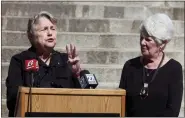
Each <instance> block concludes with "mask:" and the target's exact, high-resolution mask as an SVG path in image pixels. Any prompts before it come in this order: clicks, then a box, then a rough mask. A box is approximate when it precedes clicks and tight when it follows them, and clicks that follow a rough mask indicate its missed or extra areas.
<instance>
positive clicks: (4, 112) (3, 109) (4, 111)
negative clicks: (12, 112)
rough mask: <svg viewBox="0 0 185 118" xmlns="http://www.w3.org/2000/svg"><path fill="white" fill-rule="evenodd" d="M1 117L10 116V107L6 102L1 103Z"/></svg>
mask: <svg viewBox="0 0 185 118" xmlns="http://www.w3.org/2000/svg"><path fill="white" fill-rule="evenodd" d="M1 117H8V109H7V107H6V104H5V103H1Z"/></svg>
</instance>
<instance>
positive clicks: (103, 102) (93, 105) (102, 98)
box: [15, 87, 126, 117]
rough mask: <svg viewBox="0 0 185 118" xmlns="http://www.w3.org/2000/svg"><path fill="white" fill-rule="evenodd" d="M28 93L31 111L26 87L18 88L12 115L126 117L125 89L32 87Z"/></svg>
mask: <svg viewBox="0 0 185 118" xmlns="http://www.w3.org/2000/svg"><path fill="white" fill-rule="evenodd" d="M31 92H32V94H31V97H32V98H31V104H32V105H31V106H32V112H30V111H29V109H28V98H29V88H28V87H20V88H19V91H18V96H17V103H16V109H15V116H17V117H25V116H26V113H30V114H31V113H35V114H37V113H41V114H44V113H45V116H47V114H50V116H56V114H58V116H60V117H62V116H65V117H66V116H70V117H71V116H72V117H75V116H80V117H81V116H82V117H83V116H89V117H91V116H92V117H94V116H97V117H101V116H106V117H108V116H112V117H113V116H116V115H117V116H119V117H123V116H125V95H126V91H125V90H124V89H70V88H69V89H68V88H32V89H31ZM29 101H30V100H29ZM66 114H68V115H66ZM37 115H38V114H37ZM40 116H41V115H38V117H40Z"/></svg>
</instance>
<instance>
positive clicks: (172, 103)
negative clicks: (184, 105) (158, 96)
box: [163, 64, 183, 117]
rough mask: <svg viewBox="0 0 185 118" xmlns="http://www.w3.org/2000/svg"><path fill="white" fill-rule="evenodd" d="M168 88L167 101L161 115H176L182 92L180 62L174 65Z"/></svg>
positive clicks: (178, 110) (179, 106)
mask: <svg viewBox="0 0 185 118" xmlns="http://www.w3.org/2000/svg"><path fill="white" fill-rule="evenodd" d="M168 88H169V89H168V101H167V106H166V109H165V112H164V114H163V115H164V116H170V117H178V115H179V112H180V108H181V102H182V94H183V72H182V66H181V65H180V64H178V65H177V66H175V68H174V72H173V77H172V78H171V81H170V84H169V87H168Z"/></svg>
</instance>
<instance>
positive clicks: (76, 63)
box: [66, 44, 81, 76]
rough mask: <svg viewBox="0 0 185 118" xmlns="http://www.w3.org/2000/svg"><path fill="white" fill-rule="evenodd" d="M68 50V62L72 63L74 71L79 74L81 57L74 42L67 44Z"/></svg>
mask: <svg viewBox="0 0 185 118" xmlns="http://www.w3.org/2000/svg"><path fill="white" fill-rule="evenodd" d="M66 51H67V54H68V63H70V64H71V65H72V71H73V73H74V74H76V75H77V76H79V73H80V70H81V69H80V58H79V56H78V54H77V51H76V47H75V46H74V45H72V44H70V45H66Z"/></svg>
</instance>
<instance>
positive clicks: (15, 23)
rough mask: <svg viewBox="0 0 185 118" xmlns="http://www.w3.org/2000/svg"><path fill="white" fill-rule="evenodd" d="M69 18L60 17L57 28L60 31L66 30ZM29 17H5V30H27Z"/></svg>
mask: <svg viewBox="0 0 185 118" xmlns="http://www.w3.org/2000/svg"><path fill="white" fill-rule="evenodd" d="M67 22H68V20H67V19H58V22H57V27H58V28H57V29H58V31H59V32H63V31H66V30H67V28H68V26H67ZM27 24H28V18H23V17H3V24H2V25H3V30H9V31H23V32H26V31H27Z"/></svg>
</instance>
